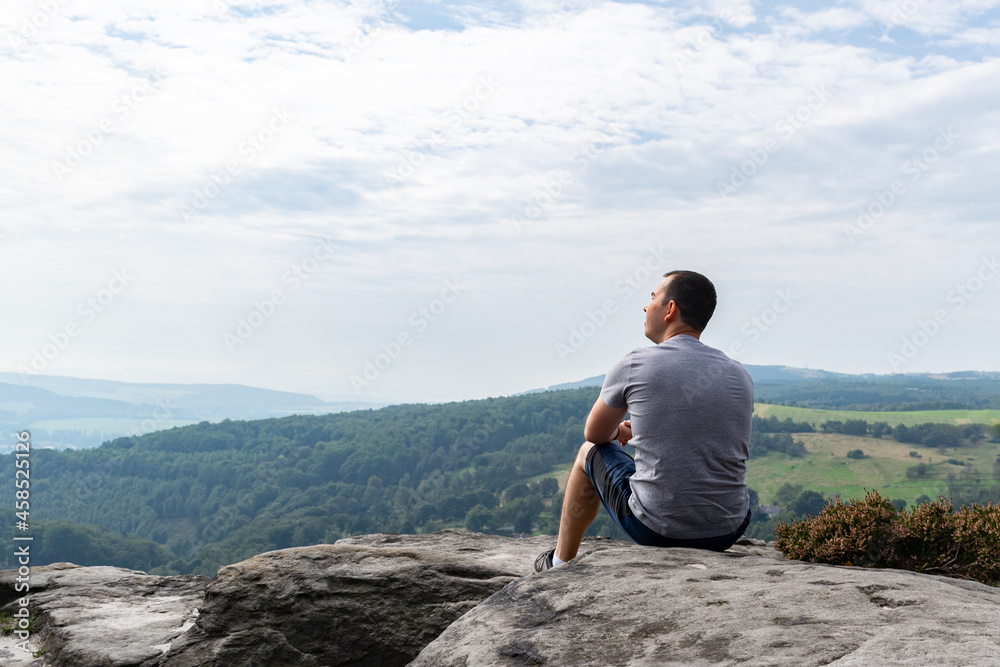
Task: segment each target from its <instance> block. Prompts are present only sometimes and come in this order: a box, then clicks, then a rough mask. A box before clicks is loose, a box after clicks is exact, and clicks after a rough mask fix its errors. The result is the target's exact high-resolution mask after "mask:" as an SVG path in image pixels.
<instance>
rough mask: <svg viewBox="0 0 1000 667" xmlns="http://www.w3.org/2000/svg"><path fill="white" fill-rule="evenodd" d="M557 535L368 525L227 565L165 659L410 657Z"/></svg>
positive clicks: (300, 662)
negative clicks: (382, 531)
mask: <svg viewBox="0 0 1000 667" xmlns="http://www.w3.org/2000/svg"><path fill="white" fill-rule="evenodd" d="M551 543H552V538H538V539H533V540H532V539H529V540H511V539H505V538H501V537H495V536H487V535H469V534H464V533H439V534H435V535H410V536H403V535H400V536H389V535H370V536H365V537H361V538H352V539H347V540H340V541H339V542H337V543H336V544H334V545H320V546H312V547H299V548H294V549H284V550H281V551H272V552H268V553H265V554H261V555H259V556H255V557H253V558H251V559H249V560H246V561H243V562H241V563H237V564H235V565H230V566H227V567H223V568H220V569H219V572H218V574H217V575H216V576H215V578H214V579H213V580H212V582H211V583H210V584H209V585H208V588H207V591H206V595H205V601H204V604H203V605H202V606H201V609H200V615H199V617H198V620H197V623H196V626H195V628H193V629H192V630H191V631H190V632H189V633H187V634H186V635H185V636H184V637H183V638H182V639H180V640H179V641H177V642H175V643H174V644H173V645H172V646H171V648H170V651H169V653H168V654H167V656H166V658H165V660H164V662H163V665H164V666H165V667H194V666H195V665H199V666H200V665H217V666H219V667H222V666H227V667H228V666H230V665H261V666H264V665H284V666H288V667H298V666H301V667H306V666H309V667H311V666H313V665H324V666H326V665H331V666H332V665H385V666H391V665H405V664H406V663H407V662H409V661H410V660H412V659H413V658H414V657H416V655H417V653H418V652H419V651H420V649H421V648H423V647H424V646H426V645H427V644H428V643H429V642H430V641H431V640H433V639H434V638H435V637H436V636H437V635H438V634H440V633H441V631H442V630H444V629H445V628H446V627H448V625H449V624H450V623H452V622H453V621H454V620H455V619H457V618H459V617H460V616H461V615H462V614H464V613H465V612H467V611H468V610H470V609H472V608H473V607H474V606H476V605H477V604H479V602H480V601H482V600H484V599H486V598H487V597H489V596H490V595H492V594H493V593H495V592H496V591H498V590H500V589H501V588H503V587H504V586H505V585H507V584H508V583H510V582H512V581H514V580H515V579H517V578H518V577H520V576H523V575H524V574H527V572H530V571H531V567H532V565H531V564H532V561H533V559H534V557H535V555H537V553H538V551H539V550H541V549H543V548H544V547H545V545H550V544H551Z"/></svg>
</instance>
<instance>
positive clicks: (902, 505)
mask: <svg viewBox="0 0 1000 667" xmlns="http://www.w3.org/2000/svg"><path fill="white" fill-rule="evenodd" d="M892 506H893V507H895V508H896V511H897V512H902V511H903V510H905V509H906V501H905V500H903V499H902V498H897V499H896V500H893V501H892Z"/></svg>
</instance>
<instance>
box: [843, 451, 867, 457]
mask: <svg viewBox="0 0 1000 667" xmlns="http://www.w3.org/2000/svg"><path fill="white" fill-rule="evenodd" d="M847 458H849V459H863V458H865V453H864V452H863V451H862V450H860V449H852V450H851V451H849V452H847Z"/></svg>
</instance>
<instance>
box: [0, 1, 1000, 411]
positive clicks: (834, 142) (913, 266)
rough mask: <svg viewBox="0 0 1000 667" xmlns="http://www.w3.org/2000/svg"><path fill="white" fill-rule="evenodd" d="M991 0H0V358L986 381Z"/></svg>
mask: <svg viewBox="0 0 1000 667" xmlns="http://www.w3.org/2000/svg"><path fill="white" fill-rule="evenodd" d="M998 7H1000V2H997V1H995V0H961V1H958V2H955V1H944V0H934V1H931V0H845V1H842V2H839V3H831V4H820V3H807V2H799V3H788V2H727V1H725V0H719V1H717V2H713V1H711V0H710V1H708V2H702V3H685V2H680V3H665V2H601V1H590V0H579V1H565V2H558V1H553V2H546V1H544V0H540V1H535V0H533V1H532V2H520V1H507V2H475V3H462V2H447V1H441V2H381V1H375V0H370V1H362V2H350V3H348V2H321V1H307V0H288V1H276V2H273V3H271V2H244V1H243V0H173V1H171V2H165V1H164V0H157V1H147V2H130V3H121V4H119V3H115V2H86V1H85V0H75V1H70V0H65V1H60V0H32V1H11V2H6V3H4V8H3V10H2V19H0V89H2V91H3V93H2V96H0V110H2V113H0V124H2V125H0V207H2V208H0V225H2V227H0V263H2V266H3V276H4V279H3V283H2V287H3V294H4V301H5V314H6V317H5V323H4V325H3V329H2V338H0V343H2V344H0V355H2V357H0V370H6V371H19V370H20V371H21V372H22V374H23V376H24V378H25V380H26V381H29V382H30V379H31V378H30V373H40V374H49V375H73V376H78V377H97V378H108V379H120V380H129V381H165V382H240V383H245V384H252V385H256V386H264V387H271V388H276V389H285V390H295V391H304V392H308V393H314V394H317V395H319V396H322V397H324V398H329V399H333V398H341V399H345V398H355V399H359V400H385V401H442V400H453V399H464V398H477V397H483V396H488V395H501V394H507V393H512V392H517V391H521V390H525V389H529V388H532V387H539V386H547V385H551V384H555V383H559V382H565V381H572V380H576V379H581V378H584V377H588V376H591V375H596V374H599V373H603V372H605V371H606V370H607V368H608V367H609V366H610V365H611V364H613V363H614V362H615V361H616V360H617V359H618V358H619V357H620V356H621V355H622V354H624V353H625V352H626V351H628V350H629V349H632V348H633V347H636V346H639V345H643V344H647V341H645V339H644V338H643V336H642V321H643V313H642V307H643V305H645V303H646V302H647V299H648V294H649V292H650V291H651V290H652V289H653V288H654V287H655V285H656V284H657V282H658V280H659V278H658V277H659V276H660V275H662V273H664V272H665V271H667V270H670V269H675V268H689V269H694V270H698V271H701V272H703V273H705V274H706V275H708V276H709V277H711V278H712V279H713V280H714V281H715V282H716V285H717V287H718V290H719V294H720V304H719V308H718V310H717V312H716V315H715V318H714V320H713V321H712V323H711V324H710V326H709V329H708V330H707V331H706V333H705V336H704V338H703V340H704V341H705V342H707V343H709V344H710V345H714V346H716V347H719V348H721V349H724V350H726V351H727V352H729V353H730V354H731V355H732V356H734V357H736V358H738V359H740V360H741V361H743V362H744V363H751V364H784V365H789V366H799V367H810V368H823V369H828V370H834V371H844V372H871V373H890V372H894V371H896V372H923V371H935V372H937V371H955V370H968V369H977V370H1000V355H998V353H997V347H996V341H997V327H998V324H1000V317H998V313H1000V279H996V274H997V273H998V272H1000V266H998V264H997V258H998V250H1000V249H998V245H1000V226H998V223H997V214H998V195H997V193H998V190H1000V188H998V187H997V183H998V180H1000V86H997V82H998V81H1000V58H998V47H1000V9H998Z"/></svg>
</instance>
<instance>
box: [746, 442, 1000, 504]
mask: <svg viewBox="0 0 1000 667" xmlns="http://www.w3.org/2000/svg"><path fill="white" fill-rule="evenodd" d="M793 437H794V438H795V439H796V440H801V441H802V442H803V444H805V447H806V450H807V451H808V452H809V454H808V456H805V457H803V458H793V457H790V456H787V455H785V454H781V453H777V452H772V453H770V454H768V455H767V456H761V457H757V458H752V459H750V460H749V461H748V462H747V484H748V485H749V486H750V487H751V488H753V489H755V490H756V491H757V493H758V494H760V501H761V503H762V504H774V503H775V502H776V501H775V493H776V492H777V490H778V489H779V488H781V485H782V484H785V483H786V482H787V483H789V484H793V485H794V484H801V485H802V487H803V488H804V489H812V490H813V491H818V492H820V493H822V494H823V495H824V496H827V497H831V496H834V495H837V494H839V495H840V497H841V498H843V499H844V500H846V499H848V498H861V497H863V496H864V494H865V490H866V489H867V490H869V491H878V492H879V493H880V494H882V495H883V496H888V497H889V498H893V499H895V498H902V499H903V500H905V501H907V502H908V503H910V504H913V501H914V500H916V498H917V497H918V496H921V495H927V496H929V497H931V498H936V497H937V495H938V494H939V493H942V494H943V493H944V492H945V490H946V489H947V477H948V474H949V473H951V474H954V475H961V474H962V473H963V472H966V471H968V470H970V469H974V470H977V471H978V472H979V473H980V474H981V475H982V479H983V480H985V481H989V480H990V479H991V478H992V473H993V461H994V460H996V458H997V456H998V454H1000V443H995V442H994V443H990V442H982V443H979V444H978V445H975V446H967V447H959V448H949V449H948V450H947V451H946V452H945V454H944V455H942V454H941V453H940V452H939V451H938V450H937V449H931V448H928V447H921V446H919V445H911V444H905V443H902V442H896V441H895V440H891V439H879V440H876V439H875V438H861V437H855V436H850V435H841V434H838V433H798V434H795V435H794V436H793ZM852 449H860V450H862V451H863V452H864V453H865V454H866V455H867V456H868V457H869V458H865V459H849V458H847V452H849V451H850V450H852ZM911 451H913V452H917V453H918V454H919V455H920V457H921V458H916V457H913V456H910V452H911ZM949 459H955V460H957V461H961V462H963V463H965V465H955V464H952V463H948V462H947V461H948V460H949ZM918 463H924V464H926V465H927V466H928V468H929V469H928V472H927V475H926V476H925V477H922V478H917V479H908V478H907V477H906V469H907V468H909V467H911V466H915V465H917V464H918Z"/></svg>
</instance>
